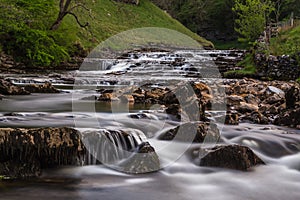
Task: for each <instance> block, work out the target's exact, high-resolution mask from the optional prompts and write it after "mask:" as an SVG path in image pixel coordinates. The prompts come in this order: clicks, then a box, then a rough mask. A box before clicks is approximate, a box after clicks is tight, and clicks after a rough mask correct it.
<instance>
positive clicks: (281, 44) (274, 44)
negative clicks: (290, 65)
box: [270, 25, 300, 56]
mask: <svg viewBox="0 0 300 200" xmlns="http://www.w3.org/2000/svg"><path fill="white" fill-rule="evenodd" d="M270 51H271V54H273V55H293V54H299V51H300V25H299V26H296V27H294V28H293V29H290V30H286V31H282V32H280V33H279V35H278V37H276V38H272V39H271V44H270ZM299 56H300V55H299Z"/></svg>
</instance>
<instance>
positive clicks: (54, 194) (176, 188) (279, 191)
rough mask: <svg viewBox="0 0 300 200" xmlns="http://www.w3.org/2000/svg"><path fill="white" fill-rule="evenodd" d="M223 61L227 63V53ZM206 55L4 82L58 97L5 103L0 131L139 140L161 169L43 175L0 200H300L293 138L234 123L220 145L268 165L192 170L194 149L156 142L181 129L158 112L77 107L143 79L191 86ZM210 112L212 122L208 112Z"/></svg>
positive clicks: (7, 188) (143, 59)
mask: <svg viewBox="0 0 300 200" xmlns="http://www.w3.org/2000/svg"><path fill="white" fill-rule="evenodd" d="M219 53H220V52H219ZM223 53H224V55H228V52H223ZM226 53H227V54H226ZM210 54H211V52H204V51H202V52H200V53H199V52H198V53H195V52H177V53H174V54H172V55H168V54H166V53H159V54H155V53H151V54H150V55H141V56H138V57H137V58H136V57H134V55H131V57H130V59H133V58H135V59H133V61H130V60H125V61H124V59H120V60H112V61H111V60H109V61H105V62H106V63H104V64H105V68H104V69H105V70H99V71H95V70H94V69H90V70H87V69H86V70H82V71H77V72H70V73H69V74H59V75H57V76H53V75H52V76H50V77H49V76H47V75H43V76H40V77H39V78H38V79H37V77H30V76H27V77H18V76H17V75H13V74H10V75H7V77H10V78H11V79H13V80H14V82H15V83H16V84H27V83H28V82H32V81H34V80H35V81H36V82H35V83H37V82H38V83H41V82H44V81H51V82H52V83H53V84H54V85H55V86H56V87H57V88H59V89H61V90H62V93H60V94H32V95H27V96H5V97H4V98H3V100H2V101H0V127H61V126H70V127H76V128H77V129H78V130H80V131H83V132H84V131H86V130H99V128H103V129H121V130H122V129H127V130H131V131H138V132H142V133H143V134H144V135H145V136H146V137H147V138H148V141H149V142H150V144H151V145H152V146H153V147H154V148H155V150H156V152H157V154H158V155H159V158H160V161H161V163H162V169H160V170H159V171H158V172H155V173H148V174H139V175H132V174H126V173H123V172H121V171H117V170H114V169H112V168H111V167H109V166H105V165H88V166H81V167H61V168H58V169H49V170H46V171H45V172H44V173H43V175H42V177H40V178H36V179H29V180H24V181H10V180H7V181H2V182H0V198H1V199H5V200H17V199H20V198H21V199H25V200H29V199H30V200H35V199H36V200H40V199H57V200H59V199H77V200H87V199H88V200H90V199H91V200H92V199H95V200H96V199H97V200H98V199H106V200H109V199H112V200H113V199H124V200H132V199H145V200H146V199H149V200H150V199H151V200H152V199H160V200H169V199H173V200H195V199H202V200H215V199H222V200H223V199H224V200H240V199H255V200H256V199H260V200H264V199H266V200H268V199H278V200H281V199H286V200H296V199H300V130H296V129H290V128H285V127H279V126H274V125H256V124H250V123H241V124H240V125H238V126H229V125H224V124H222V123H219V124H218V127H219V129H220V132H221V140H220V141H221V143H224V144H242V145H246V146H249V147H251V149H253V150H254V151H255V153H256V154H257V155H258V156H259V157H260V158H262V159H263V160H264V161H265V162H266V163H267V165H265V166H258V167H255V168H253V169H252V171H249V172H240V171H235V170H228V169H220V168H212V167H199V166H197V165H196V164H195V163H197V159H198V158H195V157H194V156H193V155H192V154H193V151H194V150H195V149H197V148H199V147H200V146H201V144H190V145H182V144H181V143H179V142H166V141H161V140H159V139H158V136H159V135H160V134H161V133H162V132H163V131H165V130H167V129H170V128H173V127H175V126H177V125H179V124H180V122H178V121H173V120H172V119H171V118H169V116H168V115H167V114H166V113H164V112H163V109H162V108H161V107H160V106H159V105H143V104H134V105H128V104H122V103H120V102H95V101H91V100H88V99H84V97H91V96H92V97H93V96H97V95H99V94H98V93H97V92H96V89H99V88H113V89H114V90H119V88H120V87H124V85H126V84H129V85H133V86H134V85H140V84H145V80H147V79H151V81H153V80H154V81H155V83H156V84H157V85H152V87H157V86H159V85H163V86H169V85H172V84H173V82H172V81H173V80H174V79H176V80H178V81H182V80H188V81H191V80H194V81H197V80H199V77H198V75H199V69H197V70H194V69H192V70H191V67H192V66H193V67H197V66H198V65H199V63H198V64H197V62H199V59H201V61H203V60H206V61H207V63H208V64H210V63H211V62H212V60H213V57H212V58H211V57H209V56H206V55H210ZM183 55H184V56H183ZM182 56H183V57H186V63H185V64H184V65H182V66H180V67H178V66H177V67H175V68H176V69H175V71H174V68H173V67H172V66H168V68H162V65H165V64H162V63H165V62H167V63H168V62H173V61H174V60H175V58H178V57H182ZM150 61H151V62H150ZM206 61H205V62H206ZM91 62H94V61H91ZM153 62H154V63H155V64H156V65H155V67H153ZM151 63H152V65H151ZM207 63H206V64H207ZM102 64H103V63H102ZM101 66H102V65H101ZM103 66H104V65H103ZM103 66H102V67H103ZM149 66H150V67H149ZM151 66H152V67H151ZM205 66H206V65H205ZM187 69H189V70H187ZM200 72H201V71H200ZM56 77H59V78H56ZM66 77H68V78H66ZM70 77H71V78H70ZM141 77H143V78H141ZM150 77H151V78H150ZM72 78H73V79H74V81H73V83H75V85H76V81H77V83H80V84H83V83H88V84H89V85H88V86H89V87H86V88H85V87H81V85H77V87H74V88H70V80H71V82H72V80H73V79H72ZM214 78H215V77H214ZM168 81H171V82H168ZM141 82H142V83H141ZM151 83H153V82H151ZM116 88H117V89H116ZM74 104H75V105H76V108H75V110H74ZM78 108H80V109H78ZM209 112H210V114H211V115H212V116H213V113H214V112H213V111H208V113H209ZM132 115H137V116H142V117H140V118H139V117H132ZM141 140H142V139H141ZM89 163H90V164H95V160H93V159H92V160H91V161H89Z"/></svg>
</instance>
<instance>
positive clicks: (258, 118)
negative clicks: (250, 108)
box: [240, 111, 270, 124]
mask: <svg viewBox="0 0 300 200" xmlns="http://www.w3.org/2000/svg"><path fill="white" fill-rule="evenodd" d="M240 118H241V120H242V121H250V122H252V123H255V124H268V123H269V122H270V120H269V119H268V117H266V116H264V115H263V114H262V113H261V112H259V111H254V112H252V113H250V114H247V115H244V116H241V117H240Z"/></svg>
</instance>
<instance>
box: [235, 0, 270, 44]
mask: <svg viewBox="0 0 300 200" xmlns="http://www.w3.org/2000/svg"><path fill="white" fill-rule="evenodd" d="M232 9H233V11H234V12H235V13H236V17H237V18H236V19H235V31H236V32H237V33H238V34H239V35H240V36H239V40H240V41H248V42H254V41H255V40H256V39H257V38H258V37H259V35H260V34H261V33H262V32H263V31H264V28H265V26H266V23H267V21H268V17H269V16H270V14H271V12H272V11H273V10H274V5H273V3H272V2H271V1H270V0H235V3H234V6H233V8H232Z"/></svg>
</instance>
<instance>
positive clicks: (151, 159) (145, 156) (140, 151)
mask: <svg viewBox="0 0 300 200" xmlns="http://www.w3.org/2000/svg"><path fill="white" fill-rule="evenodd" d="M120 167H121V171H124V172H126V173H131V174H141V173H142V174H144V173H149V172H155V171H158V170H159V169H160V161H159V158H158V155H157V154H156V152H155V149H154V148H153V147H152V146H151V145H150V144H149V142H143V143H142V144H140V145H139V146H138V148H137V149H136V153H135V154H134V155H133V156H132V157H131V158H129V159H128V160H126V161H124V162H122V163H121V164H120Z"/></svg>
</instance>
